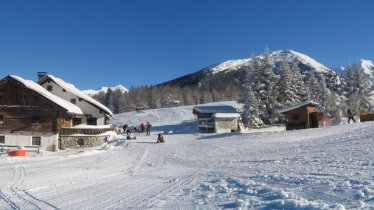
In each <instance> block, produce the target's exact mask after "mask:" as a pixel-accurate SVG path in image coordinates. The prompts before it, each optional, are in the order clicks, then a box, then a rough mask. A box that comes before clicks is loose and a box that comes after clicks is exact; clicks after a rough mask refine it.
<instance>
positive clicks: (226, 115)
mask: <svg viewBox="0 0 374 210" xmlns="http://www.w3.org/2000/svg"><path fill="white" fill-rule="evenodd" d="M212 117H213V118H239V117H240V114H239V113H215V114H213V115H212Z"/></svg>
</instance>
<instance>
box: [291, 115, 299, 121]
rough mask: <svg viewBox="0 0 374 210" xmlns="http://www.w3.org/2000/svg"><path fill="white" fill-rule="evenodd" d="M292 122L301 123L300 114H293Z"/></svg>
mask: <svg viewBox="0 0 374 210" xmlns="http://www.w3.org/2000/svg"><path fill="white" fill-rule="evenodd" d="M292 120H293V121H299V120H300V113H293V114H292Z"/></svg>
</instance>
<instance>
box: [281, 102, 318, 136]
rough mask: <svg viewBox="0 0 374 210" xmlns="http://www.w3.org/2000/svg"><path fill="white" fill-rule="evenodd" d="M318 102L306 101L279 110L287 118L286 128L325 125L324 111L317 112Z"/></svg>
mask: <svg viewBox="0 0 374 210" xmlns="http://www.w3.org/2000/svg"><path fill="white" fill-rule="evenodd" d="M317 105H318V103H315V102H312V101H306V102H303V103H299V104H296V105H293V106H290V107H286V108H284V109H281V110H279V111H278V112H279V113H283V114H284V116H285V118H286V130H295V129H305V128H318V127H322V126H323V113H322V112H316V111H315V107H316V106H317Z"/></svg>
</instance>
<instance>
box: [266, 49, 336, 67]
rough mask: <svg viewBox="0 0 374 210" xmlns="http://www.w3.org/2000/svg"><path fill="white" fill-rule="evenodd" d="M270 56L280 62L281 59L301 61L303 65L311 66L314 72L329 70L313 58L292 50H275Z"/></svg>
mask: <svg viewBox="0 0 374 210" xmlns="http://www.w3.org/2000/svg"><path fill="white" fill-rule="evenodd" d="M270 56H271V57H272V58H273V59H274V61H275V62H281V61H282V60H283V59H289V60H292V61H295V62H301V63H302V64H304V65H308V66H310V67H311V68H313V69H314V70H315V71H316V72H330V71H331V69H329V68H327V67H326V66H325V65H323V64H321V63H319V62H317V61H316V60H314V59H313V58H311V57H309V56H307V55H305V54H302V53H299V52H296V51H293V50H277V51H274V52H272V53H270Z"/></svg>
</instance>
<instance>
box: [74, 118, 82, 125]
mask: <svg viewBox="0 0 374 210" xmlns="http://www.w3.org/2000/svg"><path fill="white" fill-rule="evenodd" d="M81 122H82V119H81V118H73V126H76V125H80V124H81Z"/></svg>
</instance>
